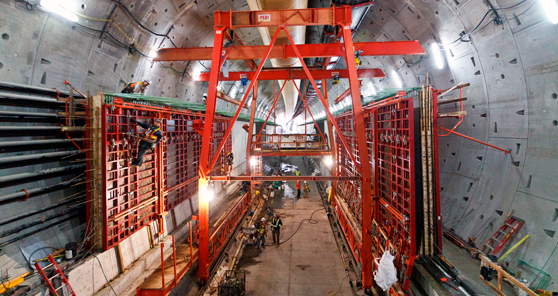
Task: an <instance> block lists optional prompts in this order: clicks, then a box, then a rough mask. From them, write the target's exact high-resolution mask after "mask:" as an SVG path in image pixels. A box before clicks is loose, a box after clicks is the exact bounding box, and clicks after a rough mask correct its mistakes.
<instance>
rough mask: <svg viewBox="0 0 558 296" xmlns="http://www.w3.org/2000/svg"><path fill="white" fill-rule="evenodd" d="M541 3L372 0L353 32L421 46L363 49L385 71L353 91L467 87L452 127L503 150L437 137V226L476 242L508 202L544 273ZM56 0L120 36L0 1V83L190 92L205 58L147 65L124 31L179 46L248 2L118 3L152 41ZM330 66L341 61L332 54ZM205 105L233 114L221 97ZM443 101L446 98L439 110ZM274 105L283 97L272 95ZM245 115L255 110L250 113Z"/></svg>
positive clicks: (547, 190) (105, 14) (548, 242)
mask: <svg viewBox="0 0 558 296" xmlns="http://www.w3.org/2000/svg"><path fill="white" fill-rule="evenodd" d="M541 1H542V0H524V1H523V0H515V1H509V0H506V1H501V0H488V1H486V0H469V1H461V0H445V1H433V0H428V1H403V0H393V1H386V0H378V1H376V2H375V4H374V6H373V7H372V8H371V9H370V11H369V12H368V13H367V15H366V16H365V19H364V21H363V22H362V24H361V26H360V27H359V28H358V30H357V31H356V32H355V35H354V39H355V41H359V42H362V41H394V40H418V41H419V42H420V43H421V44H422V45H423V47H424V48H425V50H426V52H427V55H425V56H423V57H419V56H413V57H404V56H391V57H366V58H363V63H362V66H361V67H366V68H372V67H379V68H382V69H383V70H384V72H385V73H386V75H387V77H386V78H385V79H372V80H368V79H366V80H365V81H364V82H363V84H364V88H363V89H362V92H363V94H364V95H365V96H369V95H371V94H373V93H374V92H379V91H381V90H383V89H386V88H394V87H412V86H420V85H422V84H424V82H425V80H426V75H427V74H428V77H429V80H430V82H431V83H432V84H433V85H434V87H436V88H440V89H443V88H447V87H451V86H453V85H455V84H456V83H460V82H465V83H470V84H471V86H470V87H469V88H467V89H466V90H465V91H464V94H463V95H464V97H467V101H466V103H465V110H466V111H467V113H468V115H467V116H466V117H465V119H464V121H463V123H462V124H461V125H460V126H459V127H458V128H457V129H456V131H457V132H459V133H462V134H465V135H468V136H471V137H474V138H476V139H479V140H482V141H486V142H489V143H491V144H493V145H497V146H500V147H503V148H505V149H509V150H510V151H511V153H510V154H503V153H501V152H499V151H497V150H493V149H490V148H487V147H486V146H484V145H481V144H478V143H475V142H472V141H469V140H466V139H464V138H459V137H456V136H453V135H450V136H447V137H440V159H439V163H440V171H441V173H440V178H441V190H442V210H443V212H442V214H443V217H444V225H445V226H446V227H448V228H453V229H455V230H456V232H457V233H458V234H459V235H460V236H461V237H463V238H467V237H473V236H474V237H477V240H478V241H484V240H485V239H486V238H487V237H488V236H489V235H490V234H491V233H493V232H494V231H495V228H494V227H497V225H501V224H502V222H503V219H504V217H505V216H506V214H507V213H509V212H510V211H511V210H513V211H514V212H513V214H514V215H516V216H518V217H520V218H522V219H524V220H525V221H526V226H525V227H523V229H522V232H525V234H527V233H528V234H530V235H531V238H532V239H530V240H529V241H528V242H526V244H525V248H522V249H521V250H520V251H518V252H517V253H516V254H515V255H513V256H515V257H514V258H523V260H525V261H527V262H529V263H530V264H532V265H534V266H536V267H538V268H544V270H546V271H548V272H550V273H551V275H552V276H553V277H554V278H556V277H558V274H556V270H558V257H557V256H551V255H552V253H553V250H555V249H556V247H557V246H558V236H555V235H554V234H555V232H556V231H557V230H558V221H557V219H556V217H558V197H557V195H556V192H557V191H558V182H556V176H555V175H556V174H555V173H556V168H558V150H557V148H556V146H557V145H556V144H557V143H558V141H557V140H558V139H557V132H558V116H557V115H556V114H557V111H558V99H557V97H558V96H557V95H556V93H558V85H557V81H558V74H557V73H558V72H557V70H558V67H557V65H558V44H557V43H558V31H557V28H556V25H554V24H552V23H551V22H550V21H549V20H548V17H547V16H546V14H545V11H544V9H543V7H542V5H541ZM68 2H71V3H73V10H74V11H79V12H80V13H82V14H84V15H87V16H90V17H94V18H99V19H104V18H110V19H111V20H114V22H115V24H118V26H119V27H120V28H121V29H122V31H123V32H125V34H126V36H127V37H126V36H124V34H122V32H120V30H119V29H118V28H117V27H116V25H115V24H111V23H108V24H107V23H104V22H99V21H95V20H86V19H84V18H82V17H79V18H80V20H79V22H78V23H79V24H80V25H76V24H72V23H71V22H69V21H67V20H64V19H62V18H61V17H59V16H57V15H51V14H49V13H46V12H44V11H41V10H39V9H33V10H27V9H26V6H25V5H24V4H22V3H16V2H14V1H10V0H1V1H0V8H1V9H0V19H1V20H2V22H1V23H0V34H1V35H2V39H0V49H1V50H0V81H7V82H15V83H23V84H31V85H35V86H42V87H49V88H52V87H56V88H58V89H65V86H64V80H65V79H68V80H69V81H70V82H72V84H74V85H75V86H77V87H78V88H79V89H82V90H90V91H92V92H99V91H106V92H114V91H119V90H120V89H121V88H122V87H123V85H124V83H125V82H130V81H133V80H137V79H143V78H149V79H151V80H152V81H153V82H154V83H153V85H152V86H150V88H149V90H148V92H147V94H149V95H155V96H166V97H173V98H178V99H181V100H185V101H191V102H201V100H202V94H203V93H204V92H207V87H208V84H207V83H197V82H195V81H194V78H195V76H196V74H197V73H199V72H201V71H207V70H206V68H209V66H210V62H209V61H204V62H202V63H199V62H191V63H187V62H176V63H163V64H159V63H153V62H151V61H150V60H149V59H146V58H144V57H142V56H141V55H139V54H138V53H135V54H130V51H131V49H130V47H129V45H130V41H129V40H128V37H129V38H130V39H131V40H132V41H133V42H134V44H135V48H137V49H139V50H140V51H142V53H144V54H146V55H147V54H148V53H149V52H150V51H152V50H156V49H158V48H160V47H172V46H173V45H172V43H171V42H170V40H172V41H173V42H174V43H175V44H176V45H177V46H179V47H193V46H208V47H211V46H212V42H213V35H214V34H213V28H212V23H213V12H214V11H215V10H217V9H220V10H229V9H232V10H248V9H249V6H248V4H247V2H246V1H240V0H236V1H229V0H218V1H215V0H207V1H189V0H156V1H149V0H145V1H131V0H127V1H122V2H121V3H122V5H124V6H126V7H127V8H128V9H129V11H130V13H131V14H132V15H133V16H134V18H136V19H137V20H138V21H139V22H140V23H142V25H144V26H145V27H146V28H149V29H150V30H152V31H153V32H155V33H158V34H162V35H165V34H167V32H168V36H169V38H164V37H162V36H157V35H154V34H152V33H149V32H147V31H146V30H145V29H141V28H140V27H139V26H138V24H136V23H135V21H134V20H133V19H132V18H131V17H130V16H129V15H128V14H127V13H126V11H125V10H124V9H122V8H121V7H117V8H114V7H115V5H114V3H113V2H111V1H107V0H101V1H98V0H96V1H93V0H85V1H74V0H72V1H68ZM31 3H35V2H31ZM491 7H494V8H495V10H490V9H491ZM485 15H486V17H485ZM481 20H482V22H481ZM105 25H106V26H105ZM84 26H86V27H84ZM103 28H105V29H104V30H105V32H103V33H102V34H101V32H100V31H99V30H103ZM237 33H238V35H239V36H240V38H241V39H242V41H243V42H244V43H245V44H249V45H261V44H263V41H262V37H261V36H260V33H259V32H258V30H257V29H242V30H238V32H237ZM109 34H110V35H109ZM111 35H112V36H113V37H111ZM461 35H462V36H461ZM434 42H437V43H440V44H442V45H443V48H444V51H443V56H444V62H445V66H444V68H443V69H441V70H440V69H438V68H437V67H435V65H434V60H433V58H432V55H430V54H429V53H430V51H431V45H432V44H433V43H434ZM268 63H269V62H268ZM266 66H271V63H269V64H266ZM170 67H172V68H170ZM230 68H231V70H233V71H242V70H246V69H248V68H247V67H246V65H245V64H244V63H243V62H241V61H239V62H233V63H231V65H230ZM336 68H338V69H339V68H344V62H343V61H342V60H341V61H340V62H339V63H338V64H337V65H336ZM185 69H186V71H185V72H184V70H185ZM397 78H399V79H400V80H401V81H402V83H401V85H398V82H397V80H398V79H397ZM222 86H223V89H224V91H225V92H227V93H230V92H231V89H233V88H235V86H233V85H232V83H224V84H223V85H222ZM347 87H348V85H347V83H346V82H345V81H342V83H341V85H340V86H338V88H333V87H332V85H331V82H329V84H328V89H329V96H330V98H334V97H335V96H336V95H337V94H340V93H342V92H343V91H344V90H345V89H346V88H347ZM66 90H67V89H66ZM272 93H273V89H272V84H271V83H270V82H262V83H261V84H260V92H259V98H261V99H262V101H263V102H264V105H268V106H269V107H271V105H272ZM236 98H237V99H238V98H240V94H237V95H236ZM332 101H333V100H332ZM332 105H333V103H332ZM217 107H218V108H220V109H227V108H228V109H229V110H234V108H233V106H227V104H226V103H225V102H222V101H219V102H218V106H217ZM455 110H456V106H453V105H445V106H444V107H443V108H442V111H455ZM312 111H313V112H314V113H319V112H321V111H322V107H321V106H319V101H317V100H315V101H314V102H313V106H312ZM244 112H246V111H244ZM281 112H285V105H284V102H282V100H279V103H278V113H281ZM258 116H259V117H263V116H264V114H263V113H261V112H258ZM453 124H455V121H452V120H445V121H444V125H445V126H453ZM3 210H4V209H3ZM502 213H503V214H502ZM521 234H522V233H520V235H518V237H521V236H522V235H521Z"/></svg>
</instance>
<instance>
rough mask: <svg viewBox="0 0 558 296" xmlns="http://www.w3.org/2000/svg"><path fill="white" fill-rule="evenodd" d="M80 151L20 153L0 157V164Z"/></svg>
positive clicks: (59, 155)
mask: <svg viewBox="0 0 558 296" xmlns="http://www.w3.org/2000/svg"><path fill="white" fill-rule="evenodd" d="M80 153H82V152H79V151H77V152H76V151H75V150H72V151H63V152H51V153H40V154H30V155H22V156H11V157H4V158H0V164H3V163H10V162H16V161H26V160H33V159H35V160H39V159H44V158H50V157H61V156H67V155H70V154H76V155H77V154H80Z"/></svg>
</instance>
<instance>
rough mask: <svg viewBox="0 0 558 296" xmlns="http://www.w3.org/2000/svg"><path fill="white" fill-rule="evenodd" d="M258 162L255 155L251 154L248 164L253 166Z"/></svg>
mask: <svg viewBox="0 0 558 296" xmlns="http://www.w3.org/2000/svg"><path fill="white" fill-rule="evenodd" d="M257 164H258V160H257V159H256V157H254V156H252V157H250V165H252V166H255V165H257Z"/></svg>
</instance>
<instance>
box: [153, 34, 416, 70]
mask: <svg viewBox="0 0 558 296" xmlns="http://www.w3.org/2000/svg"><path fill="white" fill-rule="evenodd" d="M297 48H298V49H299V51H300V54H301V55H302V57H303V58H319V57H323V58H328V57H330V58H331V57H340V56H345V54H344V53H343V50H342V47H341V46H339V44H338V43H326V44H299V45H297ZM228 49H230V52H229V54H228V56H227V60H256V59H261V58H262V56H263V55H264V54H265V52H266V50H267V46H266V45H255V46H235V45H233V46H231V47H229V48H228ZM358 50H362V53H361V54H360V56H391V55H423V54H425V53H426V52H425V51H424V49H423V48H422V46H421V45H420V43H419V42H418V41H416V40H411V41H390V42H357V43H354V51H358ZM212 52H213V48H211V47H188V48H163V49H160V50H159V51H157V57H156V58H154V59H153V60H154V61H158V62H172V61H198V60H211V54H212ZM269 58H270V59H288V58H297V56H296V54H295V52H294V51H293V49H292V48H291V47H290V45H285V44H283V45H276V46H274V47H273V49H272V50H271V53H270V54H269ZM326 66H327V65H326ZM324 68H325V66H324Z"/></svg>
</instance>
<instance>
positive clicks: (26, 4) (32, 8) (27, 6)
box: [14, 0, 36, 11]
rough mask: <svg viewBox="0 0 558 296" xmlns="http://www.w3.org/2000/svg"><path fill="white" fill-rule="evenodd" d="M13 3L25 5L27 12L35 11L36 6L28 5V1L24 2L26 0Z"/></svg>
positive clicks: (17, 0) (16, 0)
mask: <svg viewBox="0 0 558 296" xmlns="http://www.w3.org/2000/svg"><path fill="white" fill-rule="evenodd" d="M14 1H15V2H16V3H23V4H25V8H27V10H29V11H32V10H35V6H36V5H33V4H31V3H29V1H26V0H14Z"/></svg>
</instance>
